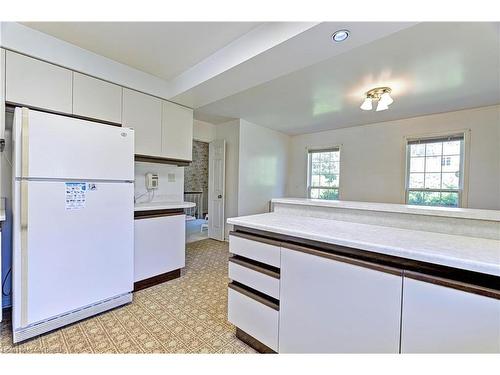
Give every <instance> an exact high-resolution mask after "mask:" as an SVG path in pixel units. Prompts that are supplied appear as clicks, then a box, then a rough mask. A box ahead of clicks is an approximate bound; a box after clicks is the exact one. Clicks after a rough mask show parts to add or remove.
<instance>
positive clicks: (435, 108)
mask: <svg viewBox="0 0 500 375" xmlns="http://www.w3.org/2000/svg"><path fill="white" fill-rule="evenodd" d="M328 37H329V35H324V38H328ZM311 42H314V41H311ZM318 42H319V41H316V43H318ZM346 43H347V42H346ZM336 47H337V46H336V45H333V44H332V45H331V46H330V48H336ZM298 53H300V52H298ZM499 75H500V31H499V24H498V23H496V24H495V23H421V24H418V25H414V26H412V27H409V28H405V29H403V30H401V31H399V32H396V33H393V34H391V35H389V36H386V37H384V38H381V39H378V40H375V41H373V42H371V43H369V44H365V45H362V46H360V47H357V48H354V49H352V50H349V51H346V52H345V53H343V54H340V55H337V56H334V57H333V58H330V59H327V60H325V61H322V62H319V63H317V64H313V65H310V66H308V67H305V68H303V69H300V70H297V71H295V72H292V73H290V74H287V75H285V76H282V77H279V78H276V79H273V80H270V81H268V82H265V83H262V84H260V85H257V86H255V87H252V88H249V89H247V90H244V91H241V92H239V93H237V94H235V95H231V96H229V97H226V98H223V99H221V100H218V101H216V102H213V103H210V104H208V105H205V106H202V107H200V108H197V109H196V111H195V112H196V116H197V118H198V119H201V120H208V121H211V122H217V121H225V120H227V119H229V118H244V119H245V120H247V121H250V122H253V123H256V124H260V125H263V126H266V127H269V128H272V129H275V130H278V131H281V132H284V133H288V134H302V133H309V132H317V131H322V130H329V129H336V128H344V127H348V126H356V125H362V124H369V123H376V122H381V121H389V120H395V119H401V118H409V117H414V116H420V115H425V114H431V113H439V112H447V111H453V110H460V109H464V108H472V107H479V106H486V105H492V104H498V103H500V76H499ZM377 86H390V87H391V88H392V89H393V94H392V96H393V98H394V103H393V104H392V105H391V107H390V108H389V110H386V111H382V112H375V111H362V110H360V109H359V106H360V104H361V102H362V99H363V94H364V92H365V91H367V90H368V89H370V88H373V87H377Z"/></svg>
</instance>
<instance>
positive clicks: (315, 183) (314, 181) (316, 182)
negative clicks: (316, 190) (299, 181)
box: [311, 175, 319, 186]
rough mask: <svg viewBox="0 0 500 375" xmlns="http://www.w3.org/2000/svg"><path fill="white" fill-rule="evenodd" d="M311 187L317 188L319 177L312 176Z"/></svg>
mask: <svg viewBox="0 0 500 375" xmlns="http://www.w3.org/2000/svg"><path fill="white" fill-rule="evenodd" d="M311 186H319V175H313V176H312V179H311Z"/></svg>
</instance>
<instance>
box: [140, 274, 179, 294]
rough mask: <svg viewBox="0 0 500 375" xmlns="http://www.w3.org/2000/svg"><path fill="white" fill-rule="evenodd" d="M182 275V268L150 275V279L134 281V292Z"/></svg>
mask: <svg viewBox="0 0 500 375" xmlns="http://www.w3.org/2000/svg"><path fill="white" fill-rule="evenodd" d="M178 277H181V269H180V268H179V269H177V270H173V271H170V272H166V273H162V274H161V275H156V276H153V277H150V278H149V279H144V280H141V281H137V282H135V283H134V292H137V291H138V290H142V289H146V288H149V287H151V286H153V285H158V284H161V283H164V282H166V281H169V280H173V279H177V278H178Z"/></svg>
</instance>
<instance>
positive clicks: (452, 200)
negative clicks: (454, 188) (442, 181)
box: [439, 193, 458, 207]
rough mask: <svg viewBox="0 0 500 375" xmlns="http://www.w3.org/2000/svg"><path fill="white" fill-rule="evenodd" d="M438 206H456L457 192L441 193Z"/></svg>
mask: <svg viewBox="0 0 500 375" xmlns="http://www.w3.org/2000/svg"><path fill="white" fill-rule="evenodd" d="M439 205H440V206H445V207H458V193H441V201H440V204H439Z"/></svg>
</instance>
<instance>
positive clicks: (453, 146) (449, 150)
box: [443, 141, 461, 155]
mask: <svg viewBox="0 0 500 375" xmlns="http://www.w3.org/2000/svg"><path fill="white" fill-rule="evenodd" d="M460 143H461V142H460V141H451V142H443V155H459V154H460Z"/></svg>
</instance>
